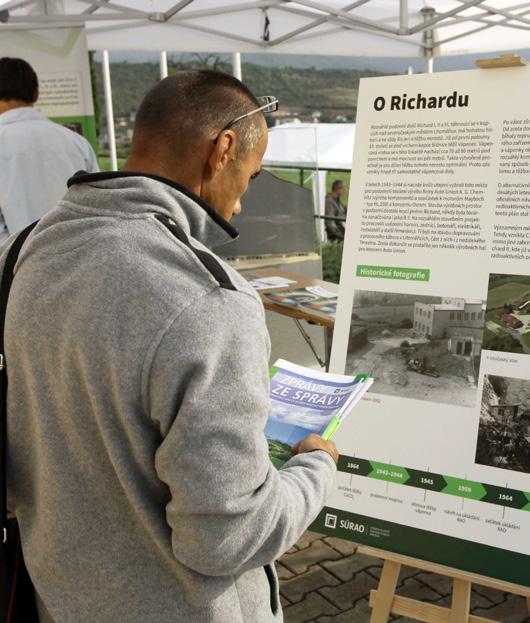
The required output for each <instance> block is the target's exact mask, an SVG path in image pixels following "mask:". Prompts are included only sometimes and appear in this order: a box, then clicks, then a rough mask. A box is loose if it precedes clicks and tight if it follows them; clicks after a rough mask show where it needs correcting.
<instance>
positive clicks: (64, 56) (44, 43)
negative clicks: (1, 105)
mask: <svg viewBox="0 0 530 623" xmlns="http://www.w3.org/2000/svg"><path fill="white" fill-rule="evenodd" d="M2 56H12V57H17V58H23V59H24V60H25V61H27V62H28V63H29V64H30V65H31V66H32V67H33V69H34V70H35V72H36V74H37V76H38V78H39V100H38V102H37V104H36V106H35V108H37V109H38V110H40V111H41V112H42V113H43V114H44V115H46V116H47V117H49V118H50V119H52V121H55V122H57V123H60V124H62V125H65V126H67V127H69V128H70V129H72V130H75V131H76V132H78V133H79V134H82V135H83V136H84V137H85V138H86V139H87V140H88V141H89V142H90V143H91V145H92V147H93V148H94V150H95V151H96V153H97V138H96V124H95V119H94V105H93V102H92V87H91V82H90V67H89V62H88V50H87V43H86V34H85V30H84V28H82V27H75V28H42V29H39V30H13V31H5V32H4V31H3V32H2V36H1V37H0V57H2Z"/></svg>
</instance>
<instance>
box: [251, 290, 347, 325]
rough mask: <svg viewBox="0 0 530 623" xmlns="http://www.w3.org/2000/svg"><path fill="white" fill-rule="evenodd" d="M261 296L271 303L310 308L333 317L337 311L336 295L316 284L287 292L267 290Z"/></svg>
mask: <svg viewBox="0 0 530 623" xmlns="http://www.w3.org/2000/svg"><path fill="white" fill-rule="evenodd" d="M263 296H264V297H265V298H266V299H268V300H269V301H270V302H271V303H276V304H277V305H283V306H285V307H294V308H296V307H302V308H306V309H311V310H313V311H317V312H320V313H324V314H327V315H329V316H332V317H333V318H334V317H335V314H336V313H337V295H336V294H334V293H332V292H328V291H327V290H324V289H323V288H320V287H318V286H315V287H309V288H303V289H300V290H289V291H287V292H268V293H265V294H263Z"/></svg>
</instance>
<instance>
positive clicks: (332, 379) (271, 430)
mask: <svg viewBox="0 0 530 623" xmlns="http://www.w3.org/2000/svg"><path fill="white" fill-rule="evenodd" d="M270 377H271V385H270V398H271V405H272V411H271V414H270V416H269V419H268V421H267V425H266V427H265V435H266V436H267V440H268V442H269V455H270V458H271V461H272V463H273V464H274V465H275V467H278V468H280V467H281V466H282V465H283V464H284V463H285V462H286V461H288V460H289V459H290V458H291V457H292V456H293V454H295V453H297V452H300V451H303V452H307V451H310V450H311V449H315V450H316V449H319V448H318V447H314V448H312V447H309V446H311V443H312V442H311V443H310V442H309V440H307V442H306V446H307V447H306V446H304V447H301V446H302V443H303V440H305V438H307V437H308V436H309V435H313V436H315V435H320V438H321V439H323V440H325V441H327V440H329V439H331V438H332V437H333V435H334V434H335V433H336V432H337V430H338V428H339V427H340V425H341V423H342V422H343V421H344V419H345V418H346V417H347V416H348V415H349V413H351V411H352V410H353V408H354V407H355V405H356V404H357V403H358V402H359V400H360V399H361V397H362V395H363V394H364V393H365V392H366V390H367V389H368V388H369V387H370V385H371V384H372V383H373V379H372V378H370V377H369V376H368V375H366V374H358V375H357V376H355V377H351V376H344V375H338V374H329V373H326V372H320V371H316V370H311V369H309V368H303V367H301V366H298V365H296V364H293V363H290V362H288V361H284V360H283V359H279V360H278V361H277V362H276V363H275V364H274V366H273V367H272V368H271V370H270ZM320 438H318V439H320ZM313 441H314V440H313ZM313 445H315V446H318V444H316V442H315V443H313ZM320 449H323V450H325V451H328V452H329V449H326V448H320ZM329 453H330V454H332V456H333V452H329Z"/></svg>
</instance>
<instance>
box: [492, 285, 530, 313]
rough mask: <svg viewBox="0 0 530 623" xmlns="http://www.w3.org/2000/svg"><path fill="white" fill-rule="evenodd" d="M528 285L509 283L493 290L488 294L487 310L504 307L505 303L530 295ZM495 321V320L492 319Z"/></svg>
mask: <svg viewBox="0 0 530 623" xmlns="http://www.w3.org/2000/svg"><path fill="white" fill-rule="evenodd" d="M528 286H529V284H528V283H518V282H513V281H512V282H509V283H505V284H504V285H502V286H499V287H497V288H493V289H491V290H490V291H489V292H488V304H487V308H488V309H491V308H495V309H496V308H498V307H502V306H503V305H504V304H505V303H510V302H511V301H513V300H515V299H518V298H521V297H522V296H523V295H525V294H530V289H529V287H528ZM492 320H493V318H492Z"/></svg>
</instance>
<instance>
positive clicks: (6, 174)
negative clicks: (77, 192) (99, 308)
mask: <svg viewBox="0 0 530 623" xmlns="http://www.w3.org/2000/svg"><path fill="white" fill-rule="evenodd" d="M38 97H39V82H38V78H37V74H36V73H35V72H34V71H33V69H32V67H31V65H29V64H28V63H27V62H26V61H24V60H22V59H21V58H9V57H3V58H0V212H1V215H0V242H1V241H2V240H4V239H6V238H7V237H8V236H9V235H11V234H12V233H14V232H16V231H18V230H19V229H22V228H23V227H25V226H26V225H29V224H30V223H32V222H33V221H36V220H37V219H39V218H41V217H42V216H44V215H45V214H46V213H47V212H49V210H51V209H52V208H53V207H54V206H55V204H56V203H57V202H58V201H59V199H60V198H61V197H62V196H63V195H64V194H65V192H66V181H67V180H68V178H69V177H71V176H72V175H73V174H74V173H75V172H76V171H79V170H80V169H83V170H85V171H89V172H96V171H98V170H99V169H98V164H97V160H96V156H95V154H94V151H93V150H92V147H90V144H89V143H88V141H87V140H86V139H84V138H83V137H82V136H80V135H79V134H77V133H76V132H73V131H72V130H68V129H67V128H64V127H63V126H61V125H59V124H57V123H53V122H52V121H50V120H49V119H47V118H46V117H45V116H44V115H43V114H42V113H40V112H39V111H38V110H35V108H34V105H35V103H36V102H37V100H38Z"/></svg>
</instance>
